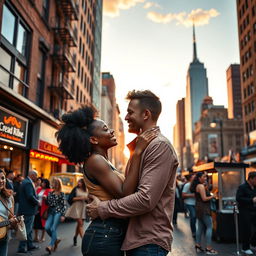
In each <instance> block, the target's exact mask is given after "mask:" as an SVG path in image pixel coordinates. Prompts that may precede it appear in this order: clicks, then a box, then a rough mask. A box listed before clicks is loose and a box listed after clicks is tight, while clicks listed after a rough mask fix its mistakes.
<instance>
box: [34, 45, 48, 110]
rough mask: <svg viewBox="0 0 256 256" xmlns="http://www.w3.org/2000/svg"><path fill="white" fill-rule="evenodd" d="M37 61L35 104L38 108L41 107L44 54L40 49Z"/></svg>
mask: <svg viewBox="0 0 256 256" xmlns="http://www.w3.org/2000/svg"><path fill="white" fill-rule="evenodd" d="M38 59H39V65H38V73H37V88H36V104H37V105H38V106H39V107H43V95H44V75H45V62H46V54H45V52H44V51H42V50H41V49H40V50H39V58H38Z"/></svg>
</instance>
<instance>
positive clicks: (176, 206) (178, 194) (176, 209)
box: [172, 179, 182, 225]
mask: <svg viewBox="0 0 256 256" xmlns="http://www.w3.org/2000/svg"><path fill="white" fill-rule="evenodd" d="M181 211H182V206H181V191H180V186H179V184H178V180H177V179H176V187H175V202H174V210H173V218H172V223H173V225H177V218H178V213H179V212H181Z"/></svg>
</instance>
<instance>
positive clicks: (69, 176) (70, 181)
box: [50, 172, 83, 195]
mask: <svg viewBox="0 0 256 256" xmlns="http://www.w3.org/2000/svg"><path fill="white" fill-rule="evenodd" d="M53 178H60V179H61V181H62V191H63V192H64V193H65V195H68V194H70V192H71V191H72V189H73V188H74V187H75V186H76V185H77V182H78V181H79V180H80V179H81V178H83V174H82V173H80V172H58V173H53V174H52V175H51V177H50V181H52V179H53Z"/></svg>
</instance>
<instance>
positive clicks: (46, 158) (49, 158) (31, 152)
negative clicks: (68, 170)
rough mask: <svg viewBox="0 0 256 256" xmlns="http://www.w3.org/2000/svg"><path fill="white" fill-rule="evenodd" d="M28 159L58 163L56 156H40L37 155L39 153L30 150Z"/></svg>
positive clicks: (39, 154) (40, 154)
mask: <svg viewBox="0 0 256 256" xmlns="http://www.w3.org/2000/svg"><path fill="white" fill-rule="evenodd" d="M30 157H34V158H37V159H41V160H48V161H51V162H59V158H58V157H56V156H49V155H46V154H42V153H39V152H36V151H33V150H30Z"/></svg>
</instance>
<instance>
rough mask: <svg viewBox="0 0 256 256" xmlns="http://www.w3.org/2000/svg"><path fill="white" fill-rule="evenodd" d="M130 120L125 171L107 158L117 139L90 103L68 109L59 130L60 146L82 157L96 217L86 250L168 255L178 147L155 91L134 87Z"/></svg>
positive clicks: (105, 255)
mask: <svg viewBox="0 0 256 256" xmlns="http://www.w3.org/2000/svg"><path fill="white" fill-rule="evenodd" d="M127 100H129V105H128V108H127V115H126V117H125V120H126V121H127V122H128V127H129V130H128V131H129V132H130V133H135V134H137V137H136V139H135V140H133V141H132V142H131V143H130V144H129V145H128V147H129V149H130V151H131V156H130V159H129V161H128V164H127V167H126V175H125V177H124V176H123V175H122V174H120V173H119V172H118V170H116V168H115V167H114V166H113V165H112V164H111V162H110V161H109V160H108V149H110V148H111V147H114V146H116V145H117V142H116V137H115V135H114V131H113V130H112V129H109V128H108V126H107V125H106V124H105V122H104V121H102V120H100V119H96V118H95V117H94V113H93V110H92V109H91V108H88V107H84V108H81V109H79V110H76V111H73V112H70V113H67V114H65V115H64V116H63V117H62V121H63V126H62V127H61V128H60V130H59V131H58V133H57V139H58V141H59V147H60V150H61V151H62V152H63V154H64V155H66V156H67V157H68V159H69V160H70V161H71V162H74V163H83V167H84V179H85V183H86V186H87V188H88V191H89V193H90V195H91V197H92V199H93V200H92V202H91V203H90V204H89V205H88V206H87V213H88V214H89V216H90V217H91V218H92V219H93V220H92V222H91V224H90V226H89V227H88V229H87V230H86V232H85V234H84V237H83V242H82V253H83V255H84V256H123V255H124V254H125V253H126V255H127V256H144V255H145V256H149V255H151V256H152V255H154V256H166V255H167V254H168V251H170V250H171V243H172V230H173V228H172V224H171V220H172V215H173V207H174V198H175V177H176V169H177V166H178V161H177V157H176V154H175V151H174V149H173V147H172V145H171V143H170V142H169V141H168V139H167V138H165V137H164V136H163V135H162V134H161V132H160V129H159V127H158V126H157V120H158V117H159V115H160V113H161V109H162V107H161V102H160V100H159V98H158V97H157V96H156V95H155V94H153V93H152V92H151V91H149V90H146V91H135V90H134V91H131V92H129V93H128V95H127Z"/></svg>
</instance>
